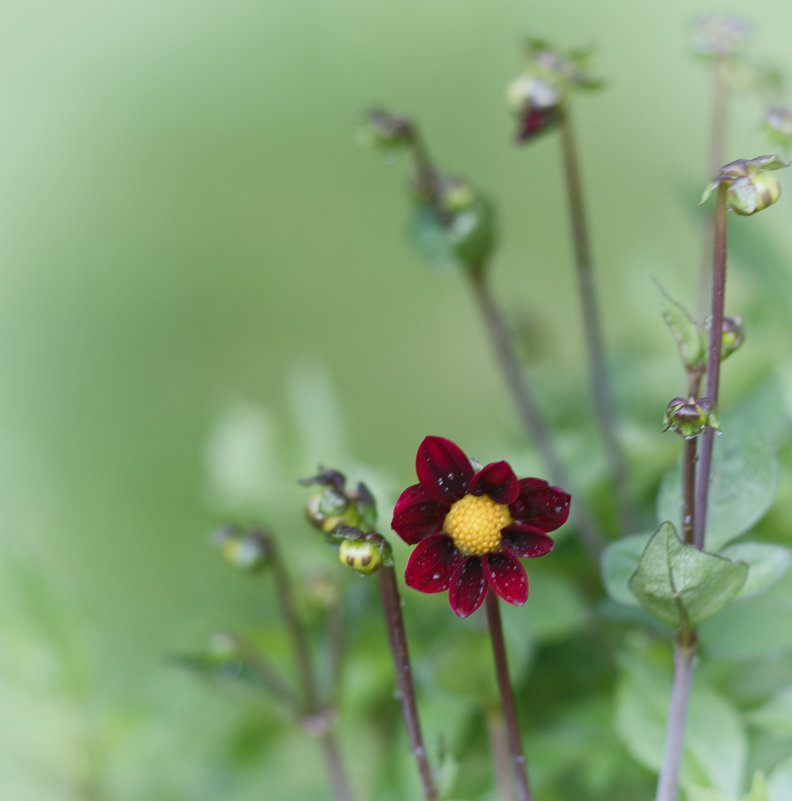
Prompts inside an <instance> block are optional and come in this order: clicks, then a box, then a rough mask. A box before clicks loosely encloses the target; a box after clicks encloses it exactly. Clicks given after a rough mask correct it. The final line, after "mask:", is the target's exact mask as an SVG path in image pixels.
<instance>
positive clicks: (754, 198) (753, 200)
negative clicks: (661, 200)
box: [699, 156, 789, 216]
mask: <svg viewBox="0 0 792 801" xmlns="http://www.w3.org/2000/svg"><path fill="white" fill-rule="evenodd" d="M788 166H789V163H788V162H786V161H784V160H783V159H780V158H779V157H778V156H758V157H757V158H755V159H748V160H746V159H738V160H737V161H733V162H731V163H730V164H726V165H725V166H723V167H721V171H720V173H719V174H718V175H717V176H716V177H715V179H714V180H713V181H712V183H711V184H710V185H709V186H708V187H707V188H706V189H705V190H704V194H703V195H702V196H701V203H705V202H706V201H707V200H708V199H709V197H710V195H711V194H712V193H713V192H714V191H715V190H716V189H718V187H720V186H721V184H726V186H727V187H728V190H727V195H726V202H727V204H728V207H729V208H730V209H731V210H732V211H734V212H735V213H737V214H742V215H744V216H748V215H750V214H755V213H756V212H757V211H761V210H762V209H765V208H767V207H768V206H771V205H772V204H773V203H775V202H776V200H778V198H779V197H780V196H781V186H780V184H779V183H778V179H777V178H776V177H775V176H774V175H772V174H771V172H770V171H772V170H780V169H781V168H782V167H788ZM701 203H699V205H701Z"/></svg>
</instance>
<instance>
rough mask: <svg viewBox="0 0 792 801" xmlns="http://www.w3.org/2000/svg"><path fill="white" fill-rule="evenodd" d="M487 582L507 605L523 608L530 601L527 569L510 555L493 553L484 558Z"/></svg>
mask: <svg viewBox="0 0 792 801" xmlns="http://www.w3.org/2000/svg"><path fill="white" fill-rule="evenodd" d="M484 566H485V569H486V574H487V581H488V582H489V585H490V587H492V589H493V590H495V592H496V593H497V594H498V595H500V597H501V598H503V600H504V601H506V603H509V604H514V605H515V606H522V605H523V604H524V603H525V602H526V601H527V600H528V576H527V575H526V573H525V568H524V567H523V566H522V565H521V564H520V563H519V562H518V561H517V560H516V559H513V558H512V557H511V556H509V554H506V553H491V554H489V555H488V556H486V557H485V558H484Z"/></svg>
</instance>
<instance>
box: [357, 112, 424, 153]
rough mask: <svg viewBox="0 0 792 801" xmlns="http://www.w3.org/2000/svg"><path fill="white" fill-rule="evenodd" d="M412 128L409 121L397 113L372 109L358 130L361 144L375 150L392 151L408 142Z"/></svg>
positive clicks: (406, 144) (399, 148)
mask: <svg viewBox="0 0 792 801" xmlns="http://www.w3.org/2000/svg"><path fill="white" fill-rule="evenodd" d="M411 137H412V130H411V128H410V123H409V121H408V120H407V119H406V118H405V117H402V116H400V115H398V114H390V113H389V112H387V111H383V110H382V109H373V110H372V111H369V112H368V114H367V115H366V119H365V121H364V123H363V125H362V126H361V127H360V129H359V132H358V139H359V141H360V142H361V144H364V145H368V146H369V147H373V148H375V149H377V150H382V151H385V152H394V151H397V150H401V149H402V148H404V147H406V146H408V145H409V144H410V141H411Z"/></svg>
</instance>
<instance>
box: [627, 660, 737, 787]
mask: <svg viewBox="0 0 792 801" xmlns="http://www.w3.org/2000/svg"><path fill="white" fill-rule="evenodd" d="M669 661H670V660H668V657H667V651H663V652H662V655H661V656H659V657H658V656H657V655H656V654H654V653H652V652H651V651H650V650H649V649H647V648H645V649H642V650H641V651H636V652H634V653H630V654H627V655H625V656H624V657H622V659H621V668H620V675H619V680H618V684H617V688H616V708H615V714H616V718H615V726H616V731H617V732H618V734H619V737H620V738H621V739H622V741H623V742H624V744H625V746H626V747H627V749H628V751H629V752H630V753H631V754H632V756H633V757H634V758H635V759H637V760H638V761H639V762H641V763H642V764H643V765H645V766H646V767H648V768H649V769H650V770H654V771H658V770H659V769H660V765H661V762H662V759H663V744H664V742H665V729H666V719H667V716H668V699H669V694H670V690H671V671H670V665H669ZM747 752H748V746H747V741H746V737H745V732H744V730H743V727H742V724H741V722H740V718H739V715H738V714H737V712H736V710H735V709H734V708H733V707H732V706H731V704H729V703H728V701H726V700H725V699H724V698H722V697H721V696H719V695H718V694H716V693H715V692H714V691H713V690H712V689H711V688H710V687H709V686H708V685H707V684H706V682H705V681H704V680H703V678H702V676H701V674H695V675H694V677H693V687H692V690H691V693H690V704H689V707H688V717H687V726H686V729H685V750H684V754H683V759H682V770H681V773H680V783H681V785H682V787H683V788H685V789H686V790H687V789H689V788H691V787H709V788H712V789H715V790H717V791H719V792H720V793H722V794H723V795H725V796H726V797H727V798H734V797H736V796H737V795H738V794H739V793H740V792H741V791H742V784H743V775H744V770H745V762H746V758H747Z"/></svg>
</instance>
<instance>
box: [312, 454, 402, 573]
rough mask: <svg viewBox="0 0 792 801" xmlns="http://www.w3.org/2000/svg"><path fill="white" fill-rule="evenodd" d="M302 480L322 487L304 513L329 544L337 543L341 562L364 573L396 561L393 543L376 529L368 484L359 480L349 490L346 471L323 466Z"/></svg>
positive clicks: (373, 503) (375, 516)
mask: <svg viewBox="0 0 792 801" xmlns="http://www.w3.org/2000/svg"><path fill="white" fill-rule="evenodd" d="M300 483H301V484H305V485H311V484H318V485H319V486H321V487H322V489H321V490H320V491H319V492H317V493H315V494H314V495H313V496H312V497H311V498H310V499H309V500H308V503H307V504H306V507H305V514H306V517H307V518H308V521H309V522H310V523H311V525H313V526H314V527H315V528H317V529H319V531H321V532H322V533H323V534H325V535H326V537H327V541H328V542H329V543H331V544H333V545H337V546H338V558H339V561H340V562H341V564H343V565H346V566H347V567H351V568H352V569H353V570H355V571H357V572H358V573H360V574H361V575H364V576H368V575H371V574H372V573H375V572H376V571H377V570H379V569H380V568H381V567H382V566H383V565H392V564H393V555H392V551H391V546H390V544H389V543H388V541H387V540H386V539H385V538H384V537H383V536H382V535H381V534H378V533H377V532H375V531H374V526H375V525H376V522H377V509H376V503H375V501H374V496H373V495H372V494H371V492H370V490H369V489H368V487H367V486H366V485H365V484H363V483H359V484H358V485H357V488H356V489H355V490H352V491H348V490H347V489H346V477H345V476H344V474H343V473H340V472H339V471H338V470H323V469H320V471H319V473H318V474H317V475H315V476H313V477H311V478H304V479H302V480H301V481H300Z"/></svg>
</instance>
